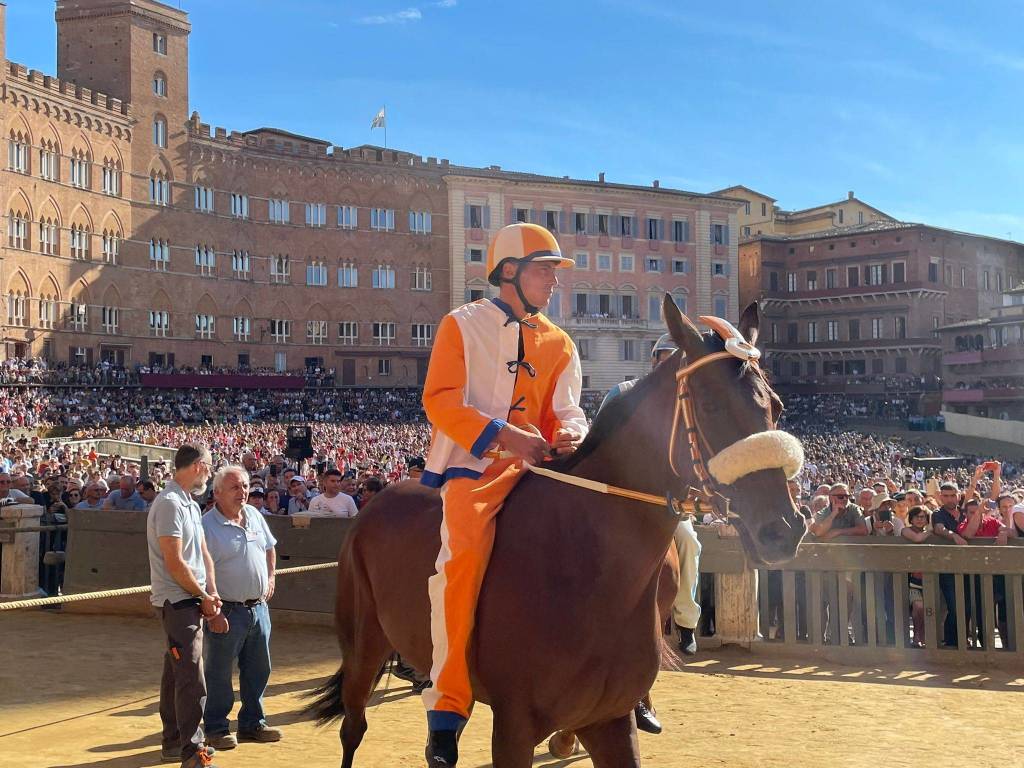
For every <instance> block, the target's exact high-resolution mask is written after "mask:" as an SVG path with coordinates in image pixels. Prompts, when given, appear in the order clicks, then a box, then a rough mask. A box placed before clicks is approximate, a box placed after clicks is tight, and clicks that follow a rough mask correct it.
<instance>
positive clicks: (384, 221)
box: [370, 208, 395, 232]
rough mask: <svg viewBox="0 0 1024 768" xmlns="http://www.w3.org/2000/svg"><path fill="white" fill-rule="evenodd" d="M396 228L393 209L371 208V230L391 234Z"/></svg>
mask: <svg viewBox="0 0 1024 768" xmlns="http://www.w3.org/2000/svg"><path fill="white" fill-rule="evenodd" d="M394 228H395V211H394V210H393V209H392V208H371V209H370V229H375V230H377V231H378V232H390V231H391V230H393V229H394Z"/></svg>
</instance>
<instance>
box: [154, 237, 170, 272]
mask: <svg viewBox="0 0 1024 768" xmlns="http://www.w3.org/2000/svg"><path fill="white" fill-rule="evenodd" d="M170 260H171V246H170V244H168V242H167V241H166V240H158V239H156V238H153V239H152V240H150V241H149V261H150V266H152V267H153V269H156V270H159V271H161V272H165V271H166V270H167V262H169V261H170Z"/></svg>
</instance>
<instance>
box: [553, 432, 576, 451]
mask: <svg viewBox="0 0 1024 768" xmlns="http://www.w3.org/2000/svg"><path fill="white" fill-rule="evenodd" d="M581 442H582V438H581V437H580V436H579V435H578V434H576V433H575V432H573V431H572V430H571V429H558V430H557V431H556V432H555V439H554V441H553V442H552V443H551V448H552V450H553V451H554V453H555V455H556V456H568V455H569V454H570V453H575V452H576V449H577V448H579V447H580V443H581Z"/></svg>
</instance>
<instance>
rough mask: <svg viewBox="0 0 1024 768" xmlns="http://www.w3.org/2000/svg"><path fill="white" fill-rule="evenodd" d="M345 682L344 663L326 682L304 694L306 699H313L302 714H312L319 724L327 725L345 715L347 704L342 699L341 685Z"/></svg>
mask: <svg viewBox="0 0 1024 768" xmlns="http://www.w3.org/2000/svg"><path fill="white" fill-rule="evenodd" d="M344 682H345V665H344V664H342V665H341V666H340V667H338V671H337V672H335V673H334V674H333V675H331V677H330V678H328V680H327V682H326V683H324V684H323V685H321V686H320V687H319V688H314V689H313V690H312V691H310V692H309V693H306V694H304V695H303V698H304V699H313V701H312V702H310V703H309V704H308V705H307V706H306V707H305V709H303V710H302V714H303V715H312V716H313V717H314V718H316V724H317V725H327V724H328V723H330V722H332V721H334V720H337V719H338V718H339V717H342V716H344V714H345V705H344V704H343V703H342V701H341V686H342V684H343V683H344Z"/></svg>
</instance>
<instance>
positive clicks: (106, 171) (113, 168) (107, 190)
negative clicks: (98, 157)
mask: <svg viewBox="0 0 1024 768" xmlns="http://www.w3.org/2000/svg"><path fill="white" fill-rule="evenodd" d="M101 191H102V192H103V194H104V195H112V196H114V197H117V196H118V195H120V194H121V169H120V168H119V167H118V166H117V164H116V163H115V162H114V161H113V160H110V159H107V160H104V161H103V185H102V189H101Z"/></svg>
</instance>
